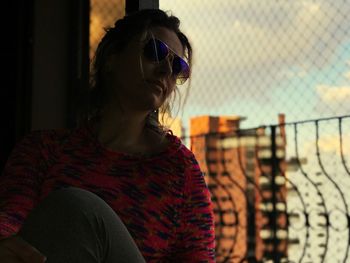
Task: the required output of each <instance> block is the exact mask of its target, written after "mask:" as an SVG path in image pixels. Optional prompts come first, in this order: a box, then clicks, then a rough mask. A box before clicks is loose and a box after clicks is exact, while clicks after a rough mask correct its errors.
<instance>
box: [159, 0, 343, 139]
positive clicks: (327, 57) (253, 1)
mask: <svg viewBox="0 0 350 263" xmlns="http://www.w3.org/2000/svg"><path fill="white" fill-rule="evenodd" d="M159 4H160V8H161V9H163V10H169V11H170V12H171V13H172V14H174V15H176V16H178V17H179V18H180V20H181V23H182V29H183V31H184V32H185V33H186V34H187V35H188V36H189V38H190V40H191V41H192V44H193V47H194V68H193V79H192V83H191V87H190V88H191V91H190V95H189V97H188V101H187V103H186V105H185V107H184V109H183V112H181V113H180V114H179V116H178V117H180V118H181V119H182V121H183V125H184V126H186V128H187V129H186V130H187V132H186V134H187V135H189V132H188V131H189V129H188V123H189V119H190V118H191V117H192V116H198V115H217V116H220V115H239V116H244V117H246V118H247V120H246V121H245V122H243V123H242V125H243V126H244V127H254V126H259V125H263V124H270V123H276V122H277V114H279V113H284V114H285V115H286V119H287V120H288V121H298V120H305V119H316V118H321V117H330V116H335V115H344V114H346V113H347V112H349V111H350V103H349V100H350V64H349V61H350V31H349V30H350V16H349V15H348V14H349V13H350V4H349V2H348V1H343V0H295V1H279V0H260V1H257V0H235V1H231V0H220V1H211V0H201V1H198V0H193V1H186V2H184V1H181V0H160V1H159ZM180 88H181V89H183V88H184V89H185V88H186V87H180Z"/></svg>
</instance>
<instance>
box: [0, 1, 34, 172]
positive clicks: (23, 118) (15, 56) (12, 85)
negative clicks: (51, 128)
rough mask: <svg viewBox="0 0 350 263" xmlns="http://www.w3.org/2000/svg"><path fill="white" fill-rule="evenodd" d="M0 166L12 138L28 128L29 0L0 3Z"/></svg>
mask: <svg viewBox="0 0 350 263" xmlns="http://www.w3.org/2000/svg"><path fill="white" fill-rule="evenodd" d="M1 6H2V7H1V9H2V12H1V13H2V14H1V16H0V17H1V18H0V19H1V20H0V23H1V25H2V30H1V31H2V32H1V41H0V43H1V48H0V61H1V63H0V74H1V75H0V76H1V84H0V85H1V96H0V99H1V103H0V114H1V115H0V116H1V128H0V129H1V133H0V168H1V169H2V167H3V165H4V163H5V161H6V159H7V156H8V154H9V153H10V151H11V149H12V148H13V146H14V144H15V142H16V141H17V140H18V138H20V137H21V136H23V134H24V133H26V132H27V131H28V130H29V129H30V105H31V102H30V98H31V74H30V69H31V61H32V40H33V38H32V29H33V27H32V25H33V6H34V3H33V1H32V0H17V1H15V0H14V1H4V2H3V3H2V4H1Z"/></svg>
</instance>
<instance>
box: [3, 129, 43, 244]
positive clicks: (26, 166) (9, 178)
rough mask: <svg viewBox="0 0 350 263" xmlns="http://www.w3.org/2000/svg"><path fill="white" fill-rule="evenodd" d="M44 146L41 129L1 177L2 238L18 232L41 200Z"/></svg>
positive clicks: (26, 141) (19, 148)
mask: <svg viewBox="0 0 350 263" xmlns="http://www.w3.org/2000/svg"><path fill="white" fill-rule="evenodd" d="M41 145H42V143H41V140H40V133H39V132H32V133H30V134H29V135H27V136H25V137H24V138H23V139H22V141H21V142H19V143H18V144H17V145H16V146H15V148H14V149H13V151H12V153H11V155H10V157H9V159H8V161H7V163H6V165H5V168H4V171H3V173H2V175H1V176H0V239H1V238H4V237H8V236H10V235H13V234H15V233H17V232H18V230H19V229H20V227H21V225H22V223H23V222H24V220H25V218H26V216H27V215H28V213H29V211H30V210H31V209H32V208H33V207H34V206H35V204H36V202H37V200H38V196H39V193H40V163H41V160H42V156H41V151H40V149H41Z"/></svg>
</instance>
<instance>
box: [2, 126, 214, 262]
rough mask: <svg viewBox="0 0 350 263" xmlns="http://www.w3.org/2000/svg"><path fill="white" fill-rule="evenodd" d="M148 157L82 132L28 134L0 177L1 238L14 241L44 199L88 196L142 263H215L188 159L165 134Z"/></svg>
mask: <svg viewBox="0 0 350 263" xmlns="http://www.w3.org/2000/svg"><path fill="white" fill-rule="evenodd" d="M167 139H168V140H170V142H171V143H170V145H169V147H168V148H167V149H166V150H164V151H163V152H161V153H158V154H154V155H151V156H147V157H146V156H143V157H141V156H133V155H128V154H124V153H120V152H115V151H111V150H109V149H107V148H104V147H103V146H102V145H101V144H100V143H99V141H98V140H97V138H96V136H95V135H94V133H93V132H92V129H91V127H90V126H89V125H83V126H81V127H79V128H76V129H72V130H67V129H62V130H46V131H34V132H31V133H30V134H28V135H27V136H25V137H24V138H23V139H22V141H21V142H19V143H18V144H17V145H16V147H15V148H14V150H13V152H12V154H11V156H10V158H9V160H8V162H7V164H6V166H5V169H4V171H3V174H2V176H0V238H1V237H7V236H10V235H12V234H15V233H17V232H18V230H19V229H20V227H21V225H22V223H23V222H24V220H25V219H26V217H27V215H28V213H29V212H30V211H31V209H33V208H34V207H35V206H36V205H37V204H38V203H39V202H40V201H41V200H42V199H43V198H45V197H46V196H47V195H48V194H49V193H50V192H51V191H53V190H57V189H61V188H64V187H68V186H75V187H80V188H83V189H86V190H89V191H91V192H93V193H95V194H97V195H98V196H99V197H101V198H102V199H103V200H105V201H106V202H107V203H108V204H109V206H110V207H112V208H113V210H114V211H115V212H116V213H117V214H118V216H119V217H120V218H121V220H122V221H123V223H124V224H125V225H126V227H127V229H128V230H129V232H130V234H131V235H132V237H133V238H134V240H135V242H136V244H137V246H138V248H139V249H140V251H141V253H142V254H143V256H144V258H145V259H146V261H147V262H215V259H214V258H215V255H214V254H215V253H214V246H215V245H214V243H215V241H214V240H215V238H214V221H213V206H212V203H211V198H210V193H209V190H208V188H207V185H206V183H205V181H204V177H203V174H202V173H201V171H200V168H199V166H198V163H197V161H196V159H195V157H194V155H193V153H192V152H191V151H190V150H189V149H187V148H186V147H185V146H184V145H183V144H182V143H181V141H180V139H179V138H177V137H176V136H174V135H172V134H167Z"/></svg>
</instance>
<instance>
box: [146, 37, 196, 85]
mask: <svg viewBox="0 0 350 263" xmlns="http://www.w3.org/2000/svg"><path fill="white" fill-rule="evenodd" d="M143 54H144V56H145V57H146V58H147V59H148V60H150V61H152V62H157V63H159V62H161V61H163V60H165V59H167V58H168V57H169V56H170V55H172V57H173V60H172V74H173V76H174V77H176V84H177V85H181V84H184V83H185V82H186V80H187V79H188V78H189V76H190V67H189V65H188V64H187V62H186V61H185V60H184V59H182V58H181V57H179V56H178V55H176V53H175V52H174V51H173V50H172V49H171V48H170V47H169V46H168V45H167V44H165V43H164V42H163V41H161V40H159V39H156V38H150V40H148V42H147V43H146V45H145V46H144V49H143Z"/></svg>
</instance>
